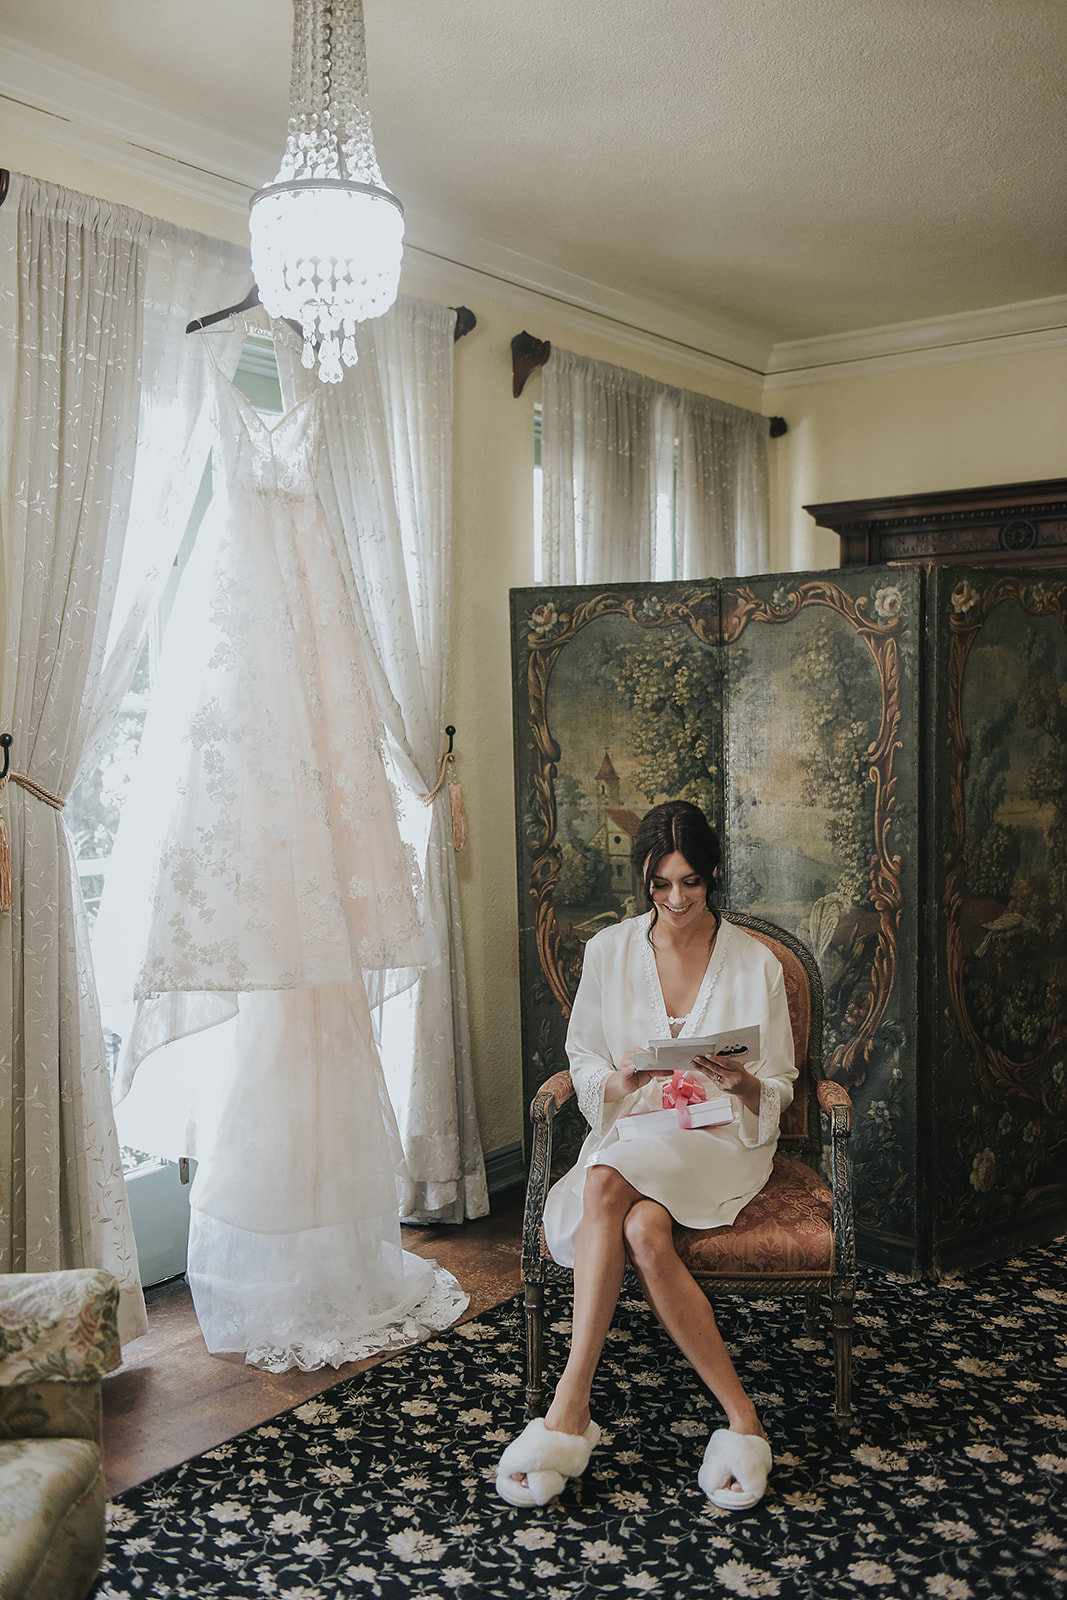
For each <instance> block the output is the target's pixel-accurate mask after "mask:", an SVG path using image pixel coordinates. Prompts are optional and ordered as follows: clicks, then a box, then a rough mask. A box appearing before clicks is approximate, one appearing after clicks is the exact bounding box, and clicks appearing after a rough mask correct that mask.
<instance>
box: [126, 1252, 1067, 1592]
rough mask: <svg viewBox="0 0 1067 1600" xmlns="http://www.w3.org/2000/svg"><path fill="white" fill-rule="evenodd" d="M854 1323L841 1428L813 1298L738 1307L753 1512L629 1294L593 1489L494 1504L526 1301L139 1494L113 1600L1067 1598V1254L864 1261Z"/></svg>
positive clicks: (406, 1355) (515, 1415)
mask: <svg viewBox="0 0 1067 1600" xmlns="http://www.w3.org/2000/svg"><path fill="white" fill-rule="evenodd" d="M555 1309H556V1310H557V1311H558V1312H559V1316H558V1319H557V1320H554V1321H553V1319H552V1318H551V1317H550V1319H549V1320H550V1322H551V1332H550V1333H549V1335H548V1352H547V1353H548V1360H549V1368H550V1370H554V1369H555V1367H556V1364H557V1363H558V1361H559V1359H560V1357H561V1354H562V1352H563V1350H564V1348H565V1335H566V1332H567V1326H568V1325H567V1322H566V1320H565V1318H564V1315H563V1309H564V1308H563V1302H562V1300H560V1301H558V1302H557V1305H556V1308H555ZM857 1312H858V1319H857V1320H858V1328H857V1340H856V1350H855V1361H854V1399H855V1409H856V1423H855V1428H854V1431H853V1433H852V1434H851V1435H850V1436H849V1437H848V1438H847V1439H841V1438H839V1436H838V1434H837V1431H836V1429H835V1427H834V1424H833V1420H832V1389H833V1378H832V1369H831V1363H830V1361H829V1359H828V1356H827V1347H826V1344H825V1343H824V1342H823V1340H822V1339H813V1338H809V1337H808V1336H807V1335H806V1334H805V1331H804V1323H803V1316H802V1309H801V1307H800V1305H799V1303H798V1305H797V1306H796V1307H795V1308H788V1309H785V1310H783V1309H782V1308H781V1307H780V1306H779V1305H778V1304H776V1303H775V1302H771V1301H760V1302H755V1303H751V1304H748V1303H743V1302H741V1301H737V1300H729V1299H723V1300H722V1301H721V1302H720V1305H719V1307H718V1314H719V1319H720V1323H721V1326H722V1328H723V1331H724V1333H725V1335H726V1337H727V1339H728V1341H729V1342H730V1345H731V1348H732V1349H733V1351H734V1352H735V1356H736V1360H737V1364H738V1367H739V1369H740V1371H741V1374H742V1377H743V1379H744V1381H745V1382H746V1384H747V1386H748V1388H749V1390H750V1392H752V1393H753V1394H754V1395H755V1397H756V1400H757V1403H758V1405H759V1407H760V1410H761V1412H762V1416H763V1420H764V1424H765V1426H766V1428H767V1431H768V1433H769V1434H770V1436H771V1439H772V1441H773V1444H774V1449H775V1467H774V1471H773V1473H772V1476H771V1480H770V1485H769V1488H768V1493H767V1496H766V1498H765V1499H764V1500H763V1502H762V1503H761V1504H760V1505H759V1506H758V1507H757V1508H756V1509H755V1510H754V1511H750V1512H745V1513H740V1514H739V1513H736V1512H728V1511H720V1510H718V1509H717V1508H716V1507H714V1506H712V1505H711V1504H710V1502H709V1501H708V1500H706V1499H705V1497H704V1495H703V1494H702V1493H701V1491H700V1489H699V1488H698V1487H697V1481H696V1475H697V1468H698V1466H699V1463H700V1459H701V1456H702V1453H703V1449H704V1443H705V1440H706V1438H707V1436H708V1433H709V1431H710V1429H711V1428H712V1427H715V1426H718V1425H719V1421H720V1418H719V1414H718V1408H717V1407H716V1406H715V1404H714V1402H713V1401H712V1400H711V1399H710V1397H709V1396H708V1395H707V1394H706V1392H705V1391H704V1390H703V1389H702V1387H701V1385H700V1384H699V1382H698V1381H697V1380H696V1378H695V1377H694V1375H693V1374H692V1372H691V1370H690V1369H689V1368H688V1367H687V1366H686V1365H685V1363H684V1362H683V1361H682V1360H681V1358H680V1357H678V1356H677V1354H676V1352H675V1351H674V1347H673V1346H672V1345H671V1344H670V1342H669V1340H668V1339H667V1337H666V1335H665V1334H663V1333H662V1332H661V1330H660V1329H659V1326H658V1324H657V1323H656V1322H655V1321H654V1319H653V1318H652V1317H651V1316H650V1315H649V1314H648V1312H647V1310H646V1309H645V1306H644V1304H643V1302H642V1301H641V1300H640V1299H639V1298H638V1297H637V1296H636V1294H634V1293H632V1292H631V1291H630V1290H629V1289H628V1288H627V1289H626V1290H624V1294H623V1300H622V1303H621V1304H620V1309H619V1314H618V1316H617V1319H616V1324H615V1327H614V1328H613V1330H612V1333H611V1337H610V1340H609V1343H608V1347H607V1351H606V1353H605V1358H604V1360H603V1362H602V1364H601V1369H600V1372H599V1374H598V1378H597V1390H596V1394H595V1411H594V1414H595V1415H596V1416H597V1417H598V1420H599V1421H600V1422H601V1423H602V1425H603V1427H604V1439H603V1442H602V1443H601V1445H600V1447H599V1448H598V1449H597V1450H596V1451H595V1453H594V1455H593V1459H592V1461H591V1463H590V1466H589V1469H588V1471H587V1472H586V1475H585V1477H584V1478H583V1479H581V1480H580V1481H571V1482H570V1483H569V1484H568V1486H567V1489H566V1491H565V1492H564V1494H563V1495H562V1496H561V1497H560V1499H559V1500H557V1501H556V1502H555V1503H554V1504H553V1505H551V1506H547V1507H544V1508H541V1509H538V1510H534V1511H518V1510H515V1509H513V1508H512V1507H510V1506H508V1505H506V1504H505V1503H504V1502H503V1501H502V1500H500V1499H499V1498H498V1497H497V1495H496V1493H495V1491H494V1488H493V1481H492V1480H493V1476H494V1471H495V1464H496V1461H497V1458H498V1456H499V1454H500V1452H501V1450H502V1448H503V1446H504V1444H505V1443H506V1441H507V1440H508V1439H510V1438H511V1437H512V1435H513V1434H515V1433H516V1432H518V1431H519V1429H520V1428H521V1426H522V1424H523V1399H522V1377H521V1374H522V1323H521V1316H522V1309H521V1302H520V1301H519V1300H514V1301H509V1302H507V1303H505V1304H504V1305H502V1306H498V1307H496V1308H495V1309H494V1310H493V1311H491V1312H488V1313H486V1314H485V1315H483V1316H481V1317H479V1318H477V1319H476V1320H474V1321H471V1322H467V1323H465V1324H462V1325H460V1326H458V1327H456V1328H454V1329H452V1330H451V1331H450V1332H449V1333H448V1334H445V1335H442V1336H440V1337H438V1338H434V1339H432V1340H430V1341H429V1342H428V1343H426V1344H423V1345H420V1346H418V1347H417V1348H415V1349H412V1350H409V1351H405V1352H403V1353H402V1354H399V1355H397V1356H394V1357H392V1358H390V1359H389V1360H388V1361H386V1362H384V1363H382V1364H381V1365H379V1366H377V1367H375V1368H373V1369H372V1370H370V1371H369V1372H367V1373H365V1374H362V1375H360V1376H359V1377H356V1378H352V1379H349V1380H347V1381H345V1382H343V1383H340V1384H338V1385H337V1386H336V1387H335V1388H333V1389H330V1390H328V1391H327V1392H326V1393H325V1394H324V1395H322V1396H321V1397H320V1398H318V1399H316V1400H312V1401H309V1402H308V1403H306V1404H304V1405H300V1406H297V1407H296V1408H295V1410H292V1411H289V1412H287V1413H286V1414H285V1415H283V1416H281V1417H278V1418H276V1419H275V1420H274V1421H273V1422H271V1423H269V1424H267V1425H266V1426H264V1427H260V1428H256V1429H254V1430H253V1431H251V1432H249V1433H246V1434H244V1435H242V1436H241V1437H240V1438H238V1439H234V1440H232V1441H231V1442H229V1443H228V1444H225V1445H222V1446H220V1447H219V1448H218V1449H216V1450H211V1451H209V1452H208V1453H207V1454H206V1455H202V1456H198V1457H196V1458H195V1459H194V1460H192V1461H189V1462H186V1463H185V1464H184V1465H183V1466H181V1467H178V1468H175V1469H174V1470H172V1471H170V1472H167V1473H164V1474H162V1475H161V1476H159V1477H157V1478H155V1479H153V1480H151V1481H150V1482H148V1483H145V1484H142V1485H140V1486H139V1487H138V1488H136V1489H133V1490H131V1491H129V1492H128V1493H127V1494H124V1495H122V1496H121V1497H120V1498H119V1499H118V1500H116V1501H115V1502H114V1504H113V1505H112V1506H111V1508H110V1513H109V1515H110V1532H109V1539H108V1559H107V1563H106V1566H105V1568H104V1571H103V1573H102V1576H101V1579H100V1582H99V1584H98V1586H97V1588H96V1590H95V1591H94V1600H133V1597H137V1600H146V1597H148V1596H151V1597H152V1600H172V1597H173V1600H177V1597H184V1596H189V1597H196V1600H244V1597H246V1596H254V1597H259V1596H272V1597H277V1600H335V1597H352V1596H354V1597H370V1596H384V1597H387V1600H394V1597H397V1600H399V1597H408V1596H413V1595H417V1596H419V1597H420V1600H515V1597H516V1596H519V1595H536V1596H538V1597H539V1600H540V1597H544V1600H593V1597H594V1596H598V1597H601V1596H604V1597H612V1596H615V1597H620V1600H622V1597H628V1600H632V1597H634V1596H639V1595H652V1596H657V1597H660V1596H662V1597H663V1600H675V1597H678V1596H698V1595H699V1596H706V1595H709V1594H714V1595H758V1596H780V1597H782V1600H793V1597H802V1596H803V1597H805V1600H853V1597H861V1596H862V1597H864V1600H867V1597H869V1600H985V1597H996V1600H1062V1597H1063V1595H1064V1594H1065V1592H1067V1416H1065V1411H1067V1404H1065V1399H1067V1395H1065V1391H1067V1339H1065V1338H1064V1330H1065V1326H1067V1315H1065V1313H1067V1269H1065V1263H1064V1251H1063V1244H1062V1242H1061V1243H1060V1244H1058V1245H1050V1246H1047V1247H1043V1248H1038V1249H1033V1250H1029V1251H1027V1252H1026V1254H1025V1255H1022V1256H1019V1257H1017V1258H1016V1259H1014V1260H1011V1261H1008V1262H1001V1263H998V1264H996V1265H993V1266H987V1267H982V1268H980V1269H975V1270H973V1271H971V1272H969V1273H968V1274H966V1276H965V1277H962V1278H953V1279H949V1280H947V1281H945V1282H942V1283H940V1284H936V1285H935V1284H919V1283H913V1282H910V1281H906V1280H902V1279H896V1278H893V1277H887V1276H885V1275H884V1274H880V1273H876V1272H873V1271H864V1272H863V1273H862V1275H861V1290H860V1298H859V1301H858V1306H857Z"/></svg>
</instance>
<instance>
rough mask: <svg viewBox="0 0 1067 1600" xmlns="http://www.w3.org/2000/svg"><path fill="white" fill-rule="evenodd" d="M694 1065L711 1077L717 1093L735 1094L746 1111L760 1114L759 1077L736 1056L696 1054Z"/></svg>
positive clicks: (756, 1114)
mask: <svg viewBox="0 0 1067 1600" xmlns="http://www.w3.org/2000/svg"><path fill="white" fill-rule="evenodd" d="M693 1065H694V1067H696V1068H697V1070H698V1071H700V1072H703V1073H705V1074H706V1075H707V1077H708V1078H710V1080H711V1086H712V1088H713V1089H714V1091H715V1093H716V1094H730V1095H733V1096H734V1097H735V1099H737V1100H740V1102H741V1104H742V1105H743V1106H744V1107H745V1109H746V1111H751V1112H752V1113H753V1114H754V1115H755V1116H758V1115H759V1100H760V1085H759V1079H758V1078H756V1077H754V1076H753V1074H752V1073H751V1072H749V1070H748V1068H747V1067H743V1066H742V1065H741V1063H740V1062H739V1061H738V1060H737V1058H736V1056H694V1057H693Z"/></svg>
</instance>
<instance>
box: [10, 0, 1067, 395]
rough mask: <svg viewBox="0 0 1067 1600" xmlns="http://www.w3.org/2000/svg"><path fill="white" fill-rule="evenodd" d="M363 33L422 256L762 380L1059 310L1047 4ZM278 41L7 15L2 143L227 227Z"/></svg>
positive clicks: (246, 23) (475, 12)
mask: <svg viewBox="0 0 1067 1600" xmlns="http://www.w3.org/2000/svg"><path fill="white" fill-rule="evenodd" d="M365 14H366V29H367V51H368V62H369V75H370V97H371V110H372V117H373V123H374V133H375V143H376V146H377V150H378V156H379V160H380V163H381V167H382V172H383V176H384V178H385V181H386V182H387V184H388V185H389V186H390V187H391V188H392V189H394V191H395V192H396V193H397V194H398V195H399V196H400V198H401V200H402V201H403V202H404V205H405V209H406V213H407V236H408V240H409V242H410V243H411V244H412V245H414V246H416V247H418V248H421V249H422V250H424V251H428V252H429V253H430V254H433V255H437V256H444V257H447V258H448V259H450V260H453V261H458V262H460V263H462V264H464V265H467V266H472V267H476V268H478V269H479V270H483V271H490V272H493V273H495V274H496V275H497V276H499V277H502V278H505V279H510V280H511V281H514V282H518V283H520V284H524V285H526V286H528V287H536V288H539V289H541V290H542V291H545V292H549V293H552V294H554V295H555V296H556V297H557V298H559V299H563V300H569V301H571V302H573V303H575V304H578V305H586V306H587V307H592V308H594V309H600V310H606V311H608V312H609V313H610V314H613V315H616V316H618V317H619V318H620V320H624V321H629V322H635V321H636V322H637V323H638V325H639V326H644V327H647V328H650V329H652V330H653V331H655V330H656V329H659V330H660V331H662V330H663V329H664V328H665V327H667V325H668V324H669V323H671V320H672V319H673V320H674V322H675V323H676V324H677V326H678V327H682V326H683V325H684V327H685V328H686V329H688V330H690V333H689V336H688V337H689V342H699V347H700V348H704V349H708V350H710V351H712V352H713V353H716V352H717V353H720V354H724V355H726V356H728V357H729V358H730V359H739V360H743V361H748V362H749V363H750V364H753V365H762V366H763V367H764V368H765V367H766V366H767V364H768V361H769V357H770V353H771V352H772V351H773V350H774V348H775V347H782V346H783V345H789V344H792V343H793V342H795V341H812V340H825V339H827V338H828V337H832V336H838V335H844V334H847V333H850V332H852V331H854V330H860V329H872V328H882V327H884V326H886V325H890V324H901V323H910V322H914V321H916V320H919V319H940V318H947V317H958V316H959V315H960V314H961V313H974V312H983V311H987V310H989V309H990V308H1017V309H1019V310H1020V315H1022V316H1023V321H1024V322H1026V323H1027V325H1028V326H1034V325H1035V324H1040V322H1041V319H1042V315H1045V316H1046V317H1049V318H1051V317H1054V316H1055V317H1058V320H1059V321H1060V322H1061V323H1062V322H1063V321H1064V320H1067V319H1065V317H1064V310H1065V307H1067V301H1064V302H1061V303H1060V304H1059V305H1058V306H1056V305H1053V306H1050V307H1047V308H1035V307H1033V306H1032V305H1031V304H1030V303H1032V302H1036V301H1049V300H1051V299H1053V297H1063V296H1065V295H1067V159H1065V156H1067V95H1065V93H1064V82H1065V67H1067V5H1064V3H1063V0H664V3H661V4H659V5H650V4H648V3H647V0H645V3H638V0H611V3H608V0H541V3H540V4H539V5H537V6H530V5H519V4H515V3H514V0H510V3H509V0H455V3H454V4H453V5H451V6H445V5H443V4H442V3H441V0H392V3H390V0H365ZM291 26H292V11H291V0H182V3H181V4H180V5H179V4H175V3H174V0H93V3H92V4H86V3H85V0H0V35H4V36H6V39H5V38H0V44H5V43H6V45H7V49H6V51H5V52H4V56H5V60H6V63H7V64H6V66H5V67H0V91H2V92H3V93H4V94H5V95H6V96H7V106H6V108H3V109H0V125H2V124H3V122H4V121H5V120H6V121H7V125H8V126H14V125H15V124H14V123H13V122H12V121H11V120H10V119H11V118H15V119H16V120H17V118H18V117H19V116H22V117H29V118H30V119H31V120H32V119H36V121H35V122H34V124H33V128H32V131H34V132H36V133H37V134H38V135H39V136H40V135H43V136H44V137H52V138H53V140H54V142H57V143H58V142H61V141H65V142H66V144H67V146H68V147H70V145H71V144H74V145H75V146H77V144H78V141H79V139H80V138H82V137H83V136H84V137H85V138H88V139H89V144H88V145H87V146H86V148H88V149H90V150H98V149H99V141H100V140H110V141H111V142H112V143H113V144H114V145H115V147H116V149H118V147H119V146H120V145H124V146H125V148H126V149H127V151H129V152H140V157H141V158H142V159H143V160H158V161H161V162H162V163H163V164H164V167H166V168H168V169H169V170H171V171H173V173H174V174H175V178H174V180H173V181H176V182H178V183H179V186H181V184H182V182H187V183H188V184H189V185H190V186H192V187H193V188H194V189H195V187H196V185H197V184H199V185H200V186H201V188H202V189H203V188H204V186H206V189H207V190H210V189H211V186H212V185H214V186H215V189H216V190H217V195H218V196H220V197H221V196H223V195H225V196H226V197H227V198H228V199H229V200H231V201H232V202H233V203H234V204H235V205H239V206H243V205H244V203H245V202H246V199H247V192H248V191H249V190H251V189H253V188H255V187H256V186H258V185H259V184H261V183H264V182H267V181H269V180H270V179H271V178H272V176H273V174H274V172H275V170H276V167H277V164H278V157H279V155H280V152H281V149H282V146H283V144H284V138H285V124H286V112H287V96H288V78H289V52H290V35H291ZM61 117H65V118H68V119H70V120H69V121H68V122H66V124H64V123H62V122H60V121H59V118H61ZM23 125H25V124H23ZM49 128H51V129H52V130H53V131H52V134H51V135H50V134H49V132H48V129H49ZM94 139H95V140H96V141H97V143H96V144H93V142H92V141H93V140H94ZM161 170H162V168H161ZM183 174H184V178H183V176H182V175H183ZM1021 308H1028V309H1026V310H1025V311H1023V310H1022V309H1021ZM1005 315H1006V313H1003V312H1002V313H1001V318H1002V322H1003V319H1004V316H1005ZM1027 319H1028V320H1027ZM1010 322H1011V317H1010V315H1009V316H1008V323H1009V324H1010ZM1005 325H1008V324H1005ZM694 330H695V332H694ZM697 335H699V340H698V338H697Z"/></svg>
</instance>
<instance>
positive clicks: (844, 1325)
mask: <svg viewBox="0 0 1067 1600" xmlns="http://www.w3.org/2000/svg"><path fill="white" fill-rule="evenodd" d="M831 1293H832V1309H833V1317H834V1375H835V1378H836V1385H837V1411H836V1413H835V1421H836V1422H837V1426H838V1427H839V1428H840V1430H841V1432H842V1433H848V1431H849V1429H850V1428H851V1426H852V1321H853V1305H852V1296H853V1290H852V1285H851V1284H849V1285H847V1286H846V1287H844V1288H842V1289H837V1288H835V1289H833V1290H832V1291H831Z"/></svg>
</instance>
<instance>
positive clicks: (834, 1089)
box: [815, 1078, 852, 1126]
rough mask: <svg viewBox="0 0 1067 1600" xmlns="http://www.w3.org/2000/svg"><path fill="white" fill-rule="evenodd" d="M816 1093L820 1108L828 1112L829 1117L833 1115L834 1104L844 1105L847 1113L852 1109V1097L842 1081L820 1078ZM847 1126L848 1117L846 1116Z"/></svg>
mask: <svg viewBox="0 0 1067 1600" xmlns="http://www.w3.org/2000/svg"><path fill="white" fill-rule="evenodd" d="M815 1093H816V1094H817V1095H818V1098H819V1108H820V1110H822V1111H825V1112H826V1115H827V1116H828V1117H832V1116H833V1108H834V1106H843V1107H844V1109H845V1111H846V1113H851V1111H852V1098H851V1096H850V1095H849V1092H848V1090H847V1089H846V1088H845V1086H844V1084H842V1083H834V1082H833V1080H832V1079H830V1078H820V1080H819V1082H818V1083H817V1084H816V1085H815ZM846 1126H848V1119H847V1118H846Z"/></svg>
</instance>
